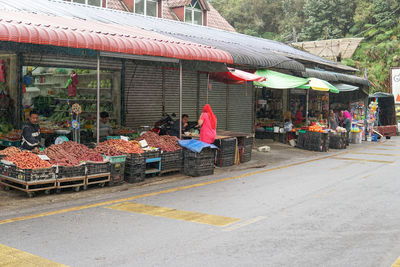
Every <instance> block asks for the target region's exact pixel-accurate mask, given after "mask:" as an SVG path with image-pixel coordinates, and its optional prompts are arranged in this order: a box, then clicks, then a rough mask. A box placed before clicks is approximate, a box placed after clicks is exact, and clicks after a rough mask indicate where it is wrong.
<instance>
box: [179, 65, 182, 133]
mask: <svg viewBox="0 0 400 267" xmlns="http://www.w3.org/2000/svg"><path fill="white" fill-rule="evenodd" d="M181 138H182V61H179V139H181Z"/></svg>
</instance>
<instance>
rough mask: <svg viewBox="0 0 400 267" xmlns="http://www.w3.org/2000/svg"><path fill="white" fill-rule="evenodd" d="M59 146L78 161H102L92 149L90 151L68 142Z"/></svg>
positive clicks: (82, 146) (85, 147) (83, 146)
mask: <svg viewBox="0 0 400 267" xmlns="http://www.w3.org/2000/svg"><path fill="white" fill-rule="evenodd" d="M59 146H61V147H62V148H63V149H64V150H65V151H66V152H67V153H69V154H70V155H71V156H73V157H75V158H76V159H77V160H78V161H96V162H102V161H103V157H102V156H101V155H100V153H99V152H97V151H95V150H94V149H90V148H88V147H87V146H85V145H82V144H78V143H76V142H73V141H68V142H64V143H62V144H60V145H59Z"/></svg>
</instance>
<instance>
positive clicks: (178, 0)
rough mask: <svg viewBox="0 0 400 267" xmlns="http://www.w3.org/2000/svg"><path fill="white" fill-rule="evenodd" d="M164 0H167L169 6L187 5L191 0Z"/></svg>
mask: <svg viewBox="0 0 400 267" xmlns="http://www.w3.org/2000/svg"><path fill="white" fill-rule="evenodd" d="M163 2H166V3H167V6H169V7H170V8H174V7H181V6H187V5H189V4H190V2H191V0H166V1H163Z"/></svg>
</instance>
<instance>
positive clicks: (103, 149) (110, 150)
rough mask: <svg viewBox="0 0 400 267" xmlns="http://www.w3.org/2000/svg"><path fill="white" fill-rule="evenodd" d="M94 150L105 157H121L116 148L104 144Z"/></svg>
mask: <svg viewBox="0 0 400 267" xmlns="http://www.w3.org/2000/svg"><path fill="white" fill-rule="evenodd" d="M94 150H96V151H97V152H99V153H100V154H102V155H106V156H110V157H113V156H121V155H123V153H121V152H119V151H118V150H117V149H116V148H114V147H112V146H110V145H109V144H107V143H106V142H103V143H100V144H99V145H98V146H97V147H96V148H95V149H94Z"/></svg>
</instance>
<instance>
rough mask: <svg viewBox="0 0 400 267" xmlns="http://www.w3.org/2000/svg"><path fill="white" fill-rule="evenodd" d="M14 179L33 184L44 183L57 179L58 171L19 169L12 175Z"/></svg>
mask: <svg viewBox="0 0 400 267" xmlns="http://www.w3.org/2000/svg"><path fill="white" fill-rule="evenodd" d="M10 177H13V178H16V179H19V180H22V181H25V182H33V181H43V180H53V179H55V178H56V170H55V168H53V167H50V168H45V169H18V168H15V170H14V171H13V172H12V173H11V176H10Z"/></svg>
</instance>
